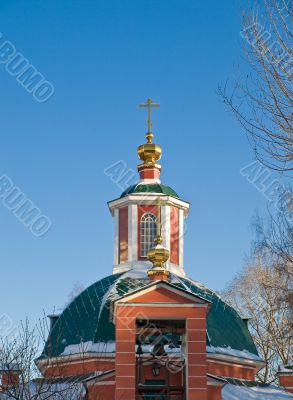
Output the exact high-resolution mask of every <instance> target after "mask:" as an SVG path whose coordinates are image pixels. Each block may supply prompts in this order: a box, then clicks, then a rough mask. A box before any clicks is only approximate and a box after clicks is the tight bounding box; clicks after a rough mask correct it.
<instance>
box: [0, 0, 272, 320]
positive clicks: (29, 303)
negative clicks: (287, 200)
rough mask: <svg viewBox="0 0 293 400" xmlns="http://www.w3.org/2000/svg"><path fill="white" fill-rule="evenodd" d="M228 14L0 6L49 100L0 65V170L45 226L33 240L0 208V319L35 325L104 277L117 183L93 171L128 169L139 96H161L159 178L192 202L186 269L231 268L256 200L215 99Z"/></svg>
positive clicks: (236, 44) (51, 4) (232, 11)
mask: <svg viewBox="0 0 293 400" xmlns="http://www.w3.org/2000/svg"><path fill="white" fill-rule="evenodd" d="M240 14H241V13H240V11H239V8H238V5H237V2H236V1H235V2H234V1H230V2H228V1H227V2H219V1H216V0H213V1H209V2H205V1H192V0H189V1H187V0H180V1H179V0H176V1H174V0H168V1H167V0H161V1H154V0H139V1H136V0H126V1H123V2H122V1H120V0H119V1H118V0H103V1H101V0H98V1H97V0H92V1H90V0H78V1H77V0H68V1H67V0H63V1H60V0H50V1H40V0H10V1H9V2H1V4H0V27H1V32H2V33H3V34H4V36H5V38H6V39H8V40H10V41H11V42H12V43H13V45H14V46H15V48H16V49H17V51H19V52H21V53H22V54H23V55H24V56H25V57H26V58H27V59H28V60H29V62H30V63H31V64H32V65H33V66H34V67H35V68H37V69H38V70H39V71H40V72H41V73H42V74H43V75H44V77H45V78H46V79H47V80H48V81H50V82H51V83H52V84H53V85H54V87H55V94H54V96H53V97H52V98H50V99H49V100H48V101H47V102H45V103H38V102H37V101H35V99H34V97H33V96H32V94H30V93H28V92H27V91H26V90H25V89H24V88H23V87H22V86H21V85H20V84H19V83H18V82H17V80H16V79H15V77H12V76H10V75H9V74H8V72H7V71H6V70H5V66H4V65H0V88H1V95H0V109H1V136H0V143H1V157H0V175H3V174H6V175H7V176H9V177H10V179H12V181H13V182H14V184H15V185H16V186H18V187H19V188H21V190H22V191H23V192H24V193H25V194H26V195H27V196H28V197H29V198H30V199H31V200H32V201H33V202H34V204H36V205H37V206H38V207H39V208H40V209H41V210H42V212H43V213H44V214H45V215H47V216H48V217H49V218H50V220H51V221H52V228H51V230H50V231H49V232H48V234H47V235H45V236H44V237H41V238H37V237H35V236H33V235H32V234H31V232H30V230H29V229H27V228H26V227H24V226H23V225H22V224H21V223H20V222H19V221H18V220H17V219H16V218H15V216H14V215H13V214H12V213H11V212H10V211H8V210H7V209H6V208H5V207H4V205H3V204H2V203H1V202H0V224H1V229H0V246H1V264H0V270H1V291H0V305H1V306H0V314H1V313H7V314H8V315H9V316H11V318H12V319H13V320H14V321H15V322H16V323H17V322H18V321H19V320H20V319H23V318H24V317H25V316H28V317H29V318H30V319H31V320H32V321H35V320H36V319H37V317H38V316H40V315H41V314H42V312H43V310H45V312H46V313H49V312H51V311H52V310H53V309H54V307H55V308H56V309H59V308H60V307H62V306H63V305H64V303H65V302H66V300H67V295H68V293H69V292H70V291H71V289H72V287H73V285H74V284H75V282H81V283H82V284H83V285H84V286H85V287H86V286H88V285H90V284H91V283H93V282H95V281H96V280H98V279H100V278H102V277H104V276H105V275H107V274H111V272H112V264H113V230H114V229H113V228H114V227H113V221H112V218H111V216H110V213H109V212H108V210H107V201H109V200H111V199H114V198H116V197H118V196H119V195H120V192H121V190H120V189H119V188H118V187H117V186H116V185H115V184H114V183H113V182H112V181H111V180H110V179H109V178H108V177H107V176H105V174H104V169H105V168H107V167H108V166H109V165H110V164H112V163H114V162H116V161H118V160H124V161H125V162H126V164H127V165H128V166H129V168H136V165H137V163H138V160H137V155H136V148H137V146H138V145H139V144H141V143H143V141H144V133H145V130H146V125H145V119H146V115H145V111H144V110H141V109H139V108H138V106H137V105H138V104H139V103H140V102H142V101H145V100H146V99H147V98H148V97H152V98H153V99H154V100H155V101H157V102H160V103H161V108H160V109H159V110H156V112H155V115H154V132H155V135H156V136H155V137H156V140H157V142H159V143H160V144H161V145H162V147H163V157H162V160H161V164H162V166H163V172H162V181H163V182H164V183H166V184H169V185H170V186H172V187H173V188H174V189H175V190H176V191H177V192H178V193H179V194H180V195H181V196H182V198H183V199H185V200H187V201H190V202H191V204H192V206H191V210H190V215H189V218H188V221H187V226H188V230H187V234H186V238H185V266H186V271H187V273H188V275H189V276H191V277H193V278H194V279H197V280H200V281H202V282H204V283H206V284H207V285H208V286H210V287H211V288H213V289H221V288H223V287H224V286H225V284H226V283H227V282H228V281H229V280H230V279H232V277H233V276H234V274H235V273H236V272H237V271H239V270H240V269H241V267H242V265H243V262H244V255H245V253H246V252H248V251H249V248H250V241H251V239H252V232H251V229H250V221H251V218H252V216H253V215H254V213H255V212H256V210H259V211H260V212H262V211H263V210H265V208H266V200H265V198H264V197H263V196H262V195H261V194H260V193H259V192H258V191H257V190H256V189H255V188H254V187H253V186H252V185H250V184H249V183H248V182H247V180H246V179H245V178H243V176H241V174H240V172H239V171H240V169H241V168H242V167H243V166H245V165H246V164H248V163H249V162H251V161H252V160H253V154H252V151H251V149H250V147H249V145H248V142H247V140H246V138H245V135H244V134H243V132H242V131H241V129H240V127H239V125H238V124H237V123H236V122H235V121H234V119H233V117H232V116H231V115H230V114H229V113H228V112H227V110H226V108H225V107H224V105H223V103H222V101H221V99H220V98H219V97H218V95H217V94H216V91H217V86H218V84H224V83H225V81H226V79H227V78H228V77H231V76H232V74H233V73H234V71H235V66H238V65H240V67H241V68H244V69H245V66H244V65H243V55H242V51H241V38H240V34H239V32H240V29H241V26H240V22H241V18H240ZM242 65H243V66H242Z"/></svg>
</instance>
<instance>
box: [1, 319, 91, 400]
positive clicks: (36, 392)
mask: <svg viewBox="0 0 293 400" xmlns="http://www.w3.org/2000/svg"><path fill="white" fill-rule="evenodd" d="M42 329H43V327H42ZM43 344H44V343H43V338H42V335H41V334H40V330H39V329H38V327H35V328H33V329H30V326H29V322H28V321H27V320H26V322H25V323H24V324H23V325H22V326H21V328H20V331H19V335H18V336H16V337H14V338H12V339H10V338H9V337H4V338H1V340H0V370H1V372H0V376H1V380H0V399H1V400H49V399H51V400H79V399H83V398H84V395H85V393H86V390H85V387H84V386H83V384H82V383H81V382H79V381H77V380H76V379H74V378H73V379H72V377H71V378H63V379H60V378H59V379H57V378H55V379H54V378H51V379H48V378H44V377H43V376H42V375H41V373H40V371H39V369H38V367H37V365H36V363H35V360H36V359H37V357H38V355H39V354H40V349H41V347H42V346H43ZM56 368H58V363H56ZM59 368H60V367H59ZM57 375H58V376H62V371H61V370H59V371H58V374H57Z"/></svg>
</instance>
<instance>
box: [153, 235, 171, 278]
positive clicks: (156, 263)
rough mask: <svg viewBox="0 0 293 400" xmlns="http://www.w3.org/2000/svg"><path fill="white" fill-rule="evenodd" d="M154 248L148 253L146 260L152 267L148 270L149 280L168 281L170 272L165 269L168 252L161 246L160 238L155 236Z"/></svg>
mask: <svg viewBox="0 0 293 400" xmlns="http://www.w3.org/2000/svg"><path fill="white" fill-rule="evenodd" d="M155 242H156V246H155V247H154V248H153V249H151V250H150V251H149V252H148V259H149V260H150V261H151V262H152V264H153V267H152V268H151V269H150V270H148V277H149V278H150V279H162V280H165V279H168V278H169V276H170V272H169V271H168V270H167V269H166V268H165V263H166V261H168V259H169V256H170V252H169V250H168V249H166V248H165V247H163V246H162V242H163V238H162V236H157V238H156V240H155Z"/></svg>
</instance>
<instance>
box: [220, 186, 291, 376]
mask: <svg viewBox="0 0 293 400" xmlns="http://www.w3.org/2000/svg"><path fill="white" fill-rule="evenodd" d="M288 195H289V197H288ZM284 196H285V198H284ZM288 198H289V199H292V196H291V194H290V193H289V192H288V193H286V194H281V195H280V200H279V203H278V204H279V210H278V212H270V213H269V218H268V222H267V223H264V222H263V220H262V219H261V218H260V217H256V218H255V220H254V223H253V227H254V229H255V232H256V238H255V240H254V241H253V245H252V255H251V257H250V259H249V261H248V262H247V265H246V266H245V268H244V270H243V271H242V272H241V273H240V274H238V275H237V276H236V277H235V279H234V280H233V281H232V282H231V283H230V284H229V285H228V287H227V288H226V290H225V291H224V292H223V293H222V295H223V296H224V298H225V299H226V301H227V302H228V303H230V304H231V305H232V306H233V307H235V308H236V309H237V310H238V312H239V313H240V314H241V315H243V316H244V317H248V318H249V319H250V324H249V328H250V331H251V334H252V336H253V339H254V341H255V344H256V346H257V348H258V350H259V353H260V355H261V357H262V358H263V359H264V361H265V362H266V364H267V365H266V367H265V368H264V369H263V370H262V371H260V373H259V374H258V379H259V380H260V381H261V382H264V383H268V382H272V381H274V380H275V377H276V371H277V368H278V366H279V365H280V364H284V365H287V364H289V363H292V360H293V246H292V244H293V224H292V218H293V215H292V212H290V207H291V203H290V202H288V201H285V200H288ZM274 206H275V205H274Z"/></svg>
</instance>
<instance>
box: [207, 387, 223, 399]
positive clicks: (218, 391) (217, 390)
mask: <svg viewBox="0 0 293 400" xmlns="http://www.w3.org/2000/svg"><path fill="white" fill-rule="evenodd" d="M208 400H222V387H221V386H208Z"/></svg>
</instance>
